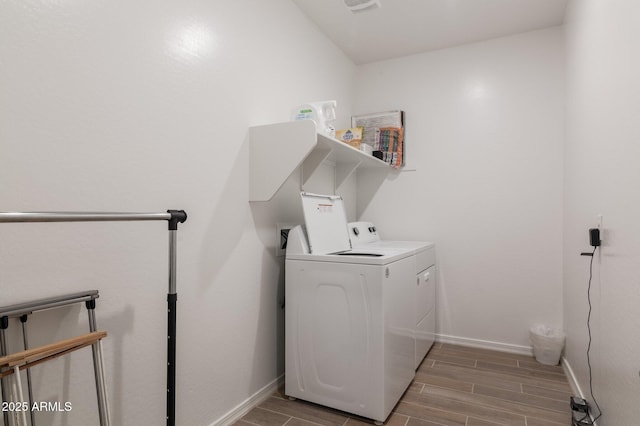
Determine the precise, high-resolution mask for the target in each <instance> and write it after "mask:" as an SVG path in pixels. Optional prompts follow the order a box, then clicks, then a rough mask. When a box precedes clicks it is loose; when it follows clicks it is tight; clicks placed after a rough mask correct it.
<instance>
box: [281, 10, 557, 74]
mask: <svg viewBox="0 0 640 426" xmlns="http://www.w3.org/2000/svg"><path fill="white" fill-rule="evenodd" d="M293 2H294V3H295V4H297V5H298V7H299V8H300V9H302V11H303V12H304V13H305V14H306V15H307V16H308V17H309V18H310V19H311V20H312V21H313V22H315V23H316V24H317V26H318V27H319V28H320V30H321V31H322V32H323V33H325V34H326V35H327V37H329V38H330V39H331V40H332V41H333V42H334V43H335V44H336V45H337V46H338V47H340V49H342V50H343V51H344V52H345V53H346V54H347V56H349V57H350V58H351V59H352V60H353V61H354V62H355V63H356V64H363V63H367V62H374V61H380V60H384V59H390V58H396V57H401V56H406V55H411V54H415V53H420V52H426V51H429V50H436V49H442V48H446V47H451V46H456V45H460V44H464V43H472V42H476V41H482V40H487V39H491V38H495V37H503V36H507V35H511V34H517V33H523V32H527V31H532V30H537V29H542V28H547V27H553V26H556V25H562V23H563V19H564V12H565V8H566V4H567V2H568V0H380V2H381V5H382V7H381V8H379V9H375V10H369V11H366V12H361V13H357V14H353V13H351V12H350V11H349V10H348V9H347V7H346V6H345V5H344V2H343V0H293Z"/></svg>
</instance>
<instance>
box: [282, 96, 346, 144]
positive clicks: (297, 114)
mask: <svg viewBox="0 0 640 426" xmlns="http://www.w3.org/2000/svg"><path fill="white" fill-rule="evenodd" d="M336 105H337V102H336V101H319V102H309V103H308V104H304V105H300V106H299V107H298V108H296V109H295V111H294V113H293V121H298V120H313V122H314V123H316V128H317V129H318V132H321V133H324V134H325V135H327V136H331V137H332V138H335V137H336V128H335V127H334V125H333V123H334V121H335V120H336Z"/></svg>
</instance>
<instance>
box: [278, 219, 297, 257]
mask: <svg viewBox="0 0 640 426" xmlns="http://www.w3.org/2000/svg"><path fill="white" fill-rule="evenodd" d="M294 226H296V225H295V224H291V223H276V256H284V255H285V254H286V252H287V240H288V238H289V231H290V230H291V228H293V227H294Z"/></svg>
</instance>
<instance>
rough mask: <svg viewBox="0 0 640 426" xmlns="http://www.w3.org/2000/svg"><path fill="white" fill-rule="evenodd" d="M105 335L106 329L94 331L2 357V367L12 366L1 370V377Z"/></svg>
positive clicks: (91, 342) (0, 362)
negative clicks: (15, 368) (16, 368)
mask: <svg viewBox="0 0 640 426" xmlns="http://www.w3.org/2000/svg"><path fill="white" fill-rule="evenodd" d="M105 337H107V332H106V331H94V332H92V333H87V334H83V335H80V336H76V337H72V338H70V339H65V340H60V341H57V342H54V343H49V344H47V345H43V346H39V347H37V348H32V349H27V350H25V351H21V352H16V353H13V354H11V355H7V356H4V357H1V358H0V368H3V369H4V368H11V370H7V371H3V372H1V373H0V378H2V377H5V376H9V375H11V374H13V368H14V367H15V366H19V367H20V369H21V370H24V369H25V368H31V367H33V366H34V365H37V364H40V363H42V362H44V361H49V360H51V359H54V358H58V357H60V356H62V355H66V354H68V353H71V352H73V351H76V350H78V349H81V348H84V347H86V346H90V345H93V344H94V343H96V342H97V341H98V340H101V339H103V338H105Z"/></svg>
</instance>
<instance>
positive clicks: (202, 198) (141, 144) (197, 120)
mask: <svg viewBox="0 0 640 426" xmlns="http://www.w3.org/2000/svg"><path fill="white" fill-rule="evenodd" d="M0 64H1V65H0V93H1V95H0V152H1V153H2V154H1V157H0V158H1V160H0V161H1V166H0V182H1V184H0V211H42V210H44V211H50V210H80V211H83V210H84V211H87V210H88V211H164V210H166V209H168V208H181V209H185V210H186V211H187V212H188V214H189V219H188V221H187V222H186V223H185V224H184V225H181V226H180V230H179V248H178V250H179V254H178V295H179V296H178V354H177V355H178V367H177V370H178V371H177V382H178V385H177V386H178V389H177V417H178V421H177V423H178V424H181V425H208V424H211V423H212V422H214V421H215V420H217V419H220V418H221V417H222V416H223V415H224V414H225V413H226V412H227V411H229V410H231V409H232V408H233V407H234V406H236V405H237V404H239V403H241V402H242V401H244V400H245V399H246V398H248V397H249V396H250V395H252V394H254V393H255V392H256V391H257V390H259V389H260V388H261V387H263V386H265V385H267V384H269V383H270V382H272V381H273V380H275V379H276V378H277V377H278V375H280V374H282V372H283V359H282V356H283V355H282V351H281V349H282V331H281V330H282V328H283V327H282V310H281V309H280V305H279V303H280V302H281V299H282V277H281V270H280V263H281V259H276V258H275V257H274V250H273V248H274V245H275V222H279V221H288V220H296V221H298V220H300V217H299V215H297V214H296V211H295V210H293V211H292V210H291V209H288V208H287V206H277V205H275V204H274V203H271V204H269V203H265V204H259V203H257V204H255V205H250V204H249V203H248V202H247V199H248V152H247V140H246V138H247V134H248V130H247V129H248V126H250V125H257V124H266V123H271V122H277V121H286V120H288V119H289V115H290V112H291V110H292V108H293V107H294V106H296V105H298V104H301V103H304V102H308V101H313V100H322V99H337V100H338V105H339V120H338V125H341V126H344V125H346V124H347V118H348V117H349V116H350V113H351V98H352V86H353V84H352V83H353V76H354V73H355V67H354V66H353V65H352V63H351V62H350V61H349V60H348V59H346V57H345V56H344V55H343V54H342V52H340V51H339V50H338V49H337V48H335V47H334V46H333V45H332V44H331V43H330V42H329V41H328V40H327V39H326V38H325V37H324V36H321V35H320V34H319V32H318V31H317V30H316V29H315V27H314V26H313V25H311V24H309V23H308V21H307V19H306V18H305V17H304V15H303V14H302V13H301V12H299V10H298V9H297V8H296V7H295V6H294V5H293V4H292V3H291V2H290V1H289V0H272V1H269V2H262V1H246V0H245V1H231V0H226V1H225V0H208V1H203V0H185V1H180V2H173V1H155V2H147V1H140V0H133V1H127V2H98V1H88V2H72V1H65V0H56V1H53V0H30V1H23V0H9V1H4V2H2V3H1V4H0ZM328 69H330V70H331V72H327V70H328ZM274 166H276V167H277V165H274ZM286 186H287V188H289V189H290V190H291V191H293V193H295V192H296V191H297V190H298V186H297V185H296V176H294V177H293V178H292V182H288V183H287V185H286ZM0 241H2V244H1V245H0V270H1V271H2V273H1V275H0V306H4V305H9V304H12V303H16V302H20V301H25V300H30V299H34V298H40V297H45V296H50V295H56V294H61V293H66V292H73V291H78V290H83V289H88V288H96V289H99V290H100V299H99V301H98V307H97V320H98V325H99V327H100V328H102V329H105V330H107V331H108V332H109V337H108V338H107V339H106V341H105V356H106V361H107V363H106V368H107V379H108V385H109V389H110V401H111V407H112V411H113V414H112V420H113V424H117V425H143V424H149V425H151V424H153V425H156V424H163V423H164V417H165V414H164V413H165V394H166V391H165V389H166V388H165V370H166V367H165V365H166V364H165V363H166V349H165V348H166V334H165V333H166V292H167V284H166V283H167V245H168V244H167V232H166V224H165V223H133V224H131V223H117V224H113V223H112V224H28V225H24V224H20V225H1V226H0ZM59 321H61V323H62V325H60V326H59V325H58V322H59ZM29 325H30V329H31V332H30V334H31V340H32V342H31V343H32V345H37V344H40V343H45V342H49V341H52V340H55V339H58V338H62V337H67V336H69V335H73V334H75V333H79V332H84V331H85V330H86V313H85V311H84V308H83V307H82V308H80V307H77V308H74V309H71V310H66V311H64V313H61V312H56V313H54V312H49V313H46V314H42V315H40V316H38V317H34V318H33V319H31V320H30V322H29ZM17 330H18V327H17V325H16V324H15V323H12V325H11V328H10V333H9V334H10V335H9V344H10V349H11V350H17V349H20V345H19V343H18V342H19V340H18V334H17ZM90 358H91V356H90V355H89V352H88V351H87V352H82V353H78V354H74V355H73V356H72V357H71V358H67V359H66V360H61V361H58V362H54V363H51V364H48V365H46V366H43V367H41V368H38V369H34V376H35V377H34V382H35V383H36V399H37V400H51V401H63V402H64V401H71V402H72V403H73V410H72V411H71V412H70V413H67V414H42V415H41V416H40V420H41V421H40V422H38V423H43V424H70V425H84V424H89V423H97V420H96V419H97V414H96V409H95V405H96V403H95V397H94V387H93V376H92V373H91V363H90Z"/></svg>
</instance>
